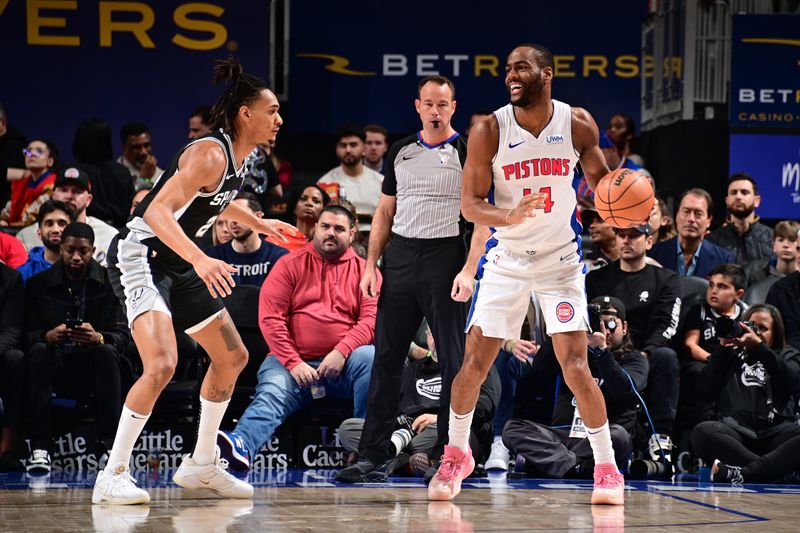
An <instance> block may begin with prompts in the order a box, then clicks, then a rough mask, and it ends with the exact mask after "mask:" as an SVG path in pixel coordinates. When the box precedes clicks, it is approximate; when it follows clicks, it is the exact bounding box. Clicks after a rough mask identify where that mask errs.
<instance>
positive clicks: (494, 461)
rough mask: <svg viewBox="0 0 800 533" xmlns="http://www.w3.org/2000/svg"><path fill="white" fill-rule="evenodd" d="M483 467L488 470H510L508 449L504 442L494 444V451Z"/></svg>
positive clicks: (499, 441)
mask: <svg viewBox="0 0 800 533" xmlns="http://www.w3.org/2000/svg"><path fill="white" fill-rule="evenodd" d="M483 467H484V468H485V469H486V470H508V448H506V446H505V444H503V441H501V440H498V441H496V442H493V443H492V451H491V452H490V453H489V458H488V459H487V460H486V463H485V464H484V465H483Z"/></svg>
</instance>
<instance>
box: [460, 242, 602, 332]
mask: <svg viewBox="0 0 800 533" xmlns="http://www.w3.org/2000/svg"><path fill="white" fill-rule="evenodd" d="M481 261H482V264H483V273H482V276H481V278H480V280H479V281H478V284H477V285H476V287H475V294H474V296H473V297H472V309H470V314H469V318H468V319H467V328H466V331H467V332H468V331H469V329H470V328H471V327H472V326H480V328H481V330H482V331H483V335H484V336H485V337H494V338H498V339H517V338H519V335H520V330H521V328H522V322H523V321H524V320H525V313H526V311H527V309H528V304H529V303H530V299H531V293H534V294H535V295H536V298H537V299H538V300H539V303H540V304H541V308H542V313H543V315H544V320H545V326H546V329H547V334H548V335H552V334H554V333H563V332H568V331H587V330H588V329H589V327H588V324H589V317H588V314H587V309H586V288H585V287H586V286H585V281H584V278H585V276H586V272H585V269H586V267H585V265H584V264H583V262H582V261H581V257H580V254H578V244H577V243H575V242H571V243H569V244H568V245H566V246H564V247H563V248H561V249H559V250H556V251H554V252H551V253H548V254H547V255H542V256H540V255H534V256H522V255H518V254H515V253H512V252H509V251H508V250H506V249H505V248H504V247H503V245H502V244H498V245H497V246H495V247H494V248H492V249H491V250H489V251H488V252H487V253H486V255H485V256H484V258H483V259H482V260H481Z"/></svg>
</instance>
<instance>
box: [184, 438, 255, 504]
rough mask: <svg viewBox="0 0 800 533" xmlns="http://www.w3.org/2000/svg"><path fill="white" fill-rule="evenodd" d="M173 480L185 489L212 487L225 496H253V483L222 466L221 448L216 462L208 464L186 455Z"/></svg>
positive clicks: (215, 456) (216, 455)
mask: <svg viewBox="0 0 800 533" xmlns="http://www.w3.org/2000/svg"><path fill="white" fill-rule="evenodd" d="M172 481H174V482H175V483H176V484H178V485H180V486H181V487H183V488H184V489H190V490H201V489H210V490H211V491H213V492H215V493H217V494H218V495H220V496H223V497H225V498H252V497H253V486H252V485H251V484H249V483H247V482H246V481H242V480H241V479H237V478H235V477H234V476H232V475H230V474H229V473H228V472H226V471H225V469H223V468H222V467H221V466H220V464H219V448H217V453H216V454H215V455H214V462H213V463H211V464H207V465H198V464H197V463H195V462H194V459H192V456H191V455H185V456H184V457H183V462H182V463H181V466H179V467H178V470H176V471H175V475H173V476H172Z"/></svg>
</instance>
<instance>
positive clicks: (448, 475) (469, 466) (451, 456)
mask: <svg viewBox="0 0 800 533" xmlns="http://www.w3.org/2000/svg"><path fill="white" fill-rule="evenodd" d="M473 470H475V459H473V458H472V450H470V449H467V451H466V452H462V451H461V450H459V449H458V448H455V447H453V446H445V447H444V455H443V456H442V464H440V465H439V469H438V470H437V471H436V474H435V475H434V476H433V479H431V482H430V484H429V485H428V497H429V498H430V499H431V500H452V499H453V498H455V497H456V496H458V493H459V492H461V482H462V481H463V480H464V478H466V477H467V476H469V475H470V474H471V473H472V471H473Z"/></svg>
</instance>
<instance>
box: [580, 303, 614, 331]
mask: <svg viewBox="0 0 800 533" xmlns="http://www.w3.org/2000/svg"><path fill="white" fill-rule="evenodd" d="M587 307H588V311H589V327H590V328H591V329H592V333H597V332H599V331H600V326H601V325H603V326H605V327H606V330H607V331H610V332H613V331H614V330H615V329H617V325H618V322H617V319H616V318H611V319H609V320H605V321H604V320H603V316H602V315H603V310H602V308H601V307H600V304H589V305H588V306H587ZM612 312H613V311H612Z"/></svg>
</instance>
